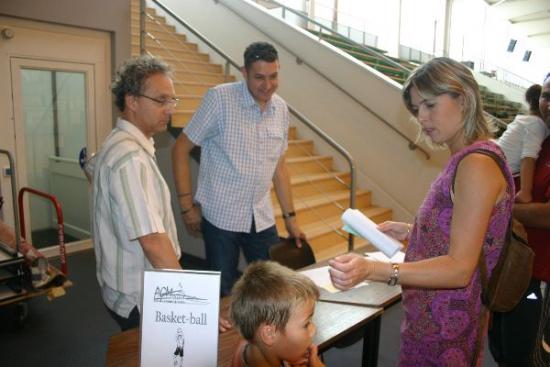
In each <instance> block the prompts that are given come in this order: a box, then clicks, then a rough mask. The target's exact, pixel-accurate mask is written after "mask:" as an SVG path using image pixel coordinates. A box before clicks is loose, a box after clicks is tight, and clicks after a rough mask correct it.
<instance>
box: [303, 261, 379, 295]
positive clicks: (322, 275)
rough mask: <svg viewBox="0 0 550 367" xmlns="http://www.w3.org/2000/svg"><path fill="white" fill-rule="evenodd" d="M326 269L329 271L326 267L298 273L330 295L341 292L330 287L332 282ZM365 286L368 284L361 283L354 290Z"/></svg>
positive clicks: (332, 286)
mask: <svg viewBox="0 0 550 367" xmlns="http://www.w3.org/2000/svg"><path fill="white" fill-rule="evenodd" d="M328 269H329V267H328V266H322V267H320V268H315V269H310V270H303V271H301V272H300V273H302V274H304V275H305V276H306V277H308V278H309V279H311V280H312V281H313V283H315V285H316V286H317V287H320V288H323V289H324V290H326V291H327V292H330V293H338V292H341V290H340V289H338V288H336V287H335V286H334V285H332V281H331V280H330V274H329V272H328ZM367 284H368V283H366V282H361V283H359V284H357V285H356V286H355V287H354V288H357V287H362V286H364V285H367Z"/></svg>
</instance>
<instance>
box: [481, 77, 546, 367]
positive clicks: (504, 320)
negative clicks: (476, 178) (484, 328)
mask: <svg viewBox="0 0 550 367" xmlns="http://www.w3.org/2000/svg"><path fill="white" fill-rule="evenodd" d="M539 109H540V116H541V118H542V119H543V121H544V122H545V124H546V125H548V126H550V73H549V74H548V75H547V76H546V78H545V80H544V82H543V85H542V91H541V93H540V97H539ZM532 195H533V200H532V201H531V202H530V203H516V204H515V205H514V209H513V213H514V218H516V219H517V220H519V221H520V222H521V223H522V224H523V225H524V227H525V230H526V232H527V240H528V243H529V246H530V247H531V248H532V249H533V251H534V252H535V261H534V265H533V277H532V279H531V284H530V285H529V288H528V289H527V291H526V293H525V294H524V296H523V298H522V300H521V301H520V303H519V304H518V305H517V306H516V307H515V308H514V309H513V310H511V311H510V312H506V313H494V314H493V322H492V325H491V329H490V330H489V342H490V343H489V347H490V349H491V353H492V354H493V357H494V359H495V360H496V361H497V362H498V363H499V365H501V366H507V367H515V366H518V367H519V366H522V367H523V366H531V365H536V366H548V365H549V364H548V363H549V362H550V350H545V349H544V347H543V342H544V336H546V338H548V333H547V330H548V322H549V319H550V301H549V300H548V298H549V297H548V295H549V287H548V283H549V282H550V137H547V138H546V139H545V140H544V142H543V143H542V148H541V150H540V154H539V157H538V159H537V161H536V165H535V170H534V175H533V191H532ZM542 289H545V292H544V293H543V291H542ZM537 329H538V338H537ZM545 329H546V332H545ZM533 347H534V353H533ZM533 354H534V356H533ZM532 357H534V360H533V361H532V360H531V359H532ZM545 360H546V362H544V361H545Z"/></svg>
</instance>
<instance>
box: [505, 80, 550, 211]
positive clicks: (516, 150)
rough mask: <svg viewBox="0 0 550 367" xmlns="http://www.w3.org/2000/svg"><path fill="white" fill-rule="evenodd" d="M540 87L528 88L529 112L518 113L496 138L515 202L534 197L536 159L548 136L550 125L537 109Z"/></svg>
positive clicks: (526, 94) (526, 93) (522, 201)
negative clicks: (508, 174)
mask: <svg viewBox="0 0 550 367" xmlns="http://www.w3.org/2000/svg"><path fill="white" fill-rule="evenodd" d="M541 89H542V87H541V86H540V85H539V84H534V85H532V86H530V87H529V88H528V89H527V91H526V92H525V101H526V102H527V103H528V104H529V114H528V115H517V116H516V118H515V119H514V121H512V122H511V123H510V125H508V127H507V128H506V131H505V132H504V134H502V136H501V137H500V138H499V139H498V141H497V144H498V145H499V146H500V147H501V148H502V150H503V151H504V154H506V159H507V160H508V166H509V167H510V171H512V174H513V175H514V182H515V184H516V192H517V193H516V201H517V202H518V203H529V202H531V200H532V199H533V196H532V193H531V191H532V190H533V174H534V172H535V161H536V160H537V157H538V155H539V151H540V146H541V144H542V142H543V140H544V139H545V138H546V137H547V136H548V131H549V130H548V127H549V125H547V124H545V123H544V121H543V120H542V118H541V113H540V109H539V97H540V92H541Z"/></svg>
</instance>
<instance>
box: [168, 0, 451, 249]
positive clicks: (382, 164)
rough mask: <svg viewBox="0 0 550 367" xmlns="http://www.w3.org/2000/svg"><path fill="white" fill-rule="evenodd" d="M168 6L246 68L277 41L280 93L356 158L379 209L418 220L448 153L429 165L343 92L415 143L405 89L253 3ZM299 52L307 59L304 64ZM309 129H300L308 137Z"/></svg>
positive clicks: (233, 0)
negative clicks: (245, 57)
mask: <svg viewBox="0 0 550 367" xmlns="http://www.w3.org/2000/svg"><path fill="white" fill-rule="evenodd" d="M164 4H165V5H166V6H167V7H169V8H170V9H171V10H173V11H174V12H176V13H177V14H179V16H180V17H181V18H183V19H184V20H186V21H187V22H189V23H190V24H191V25H193V26H194V27H196V28H197V29H198V30H199V31H200V32H201V33H202V34H203V35H205V36H206V37H207V38H208V39H210V40H211V41H212V42H213V43H214V44H215V45H217V46H218V47H219V48H221V49H222V50H223V51H224V52H225V53H227V54H228V55H230V56H231V57H232V58H233V59H234V60H236V61H237V62H239V63H242V52H243V51H244V49H245V47H246V46H247V45H248V44H250V43H251V42H254V41H258V40H266V41H268V42H271V43H273V44H274V45H275V46H276V47H277V49H278V50H279V57H280V63H281V81H280V88H279V94H280V95H281V96H282V97H283V98H285V100H286V101H287V102H288V103H289V104H290V105H292V106H294V107H295V108H297V109H298V110H299V111H301V112H302V113H303V114H304V115H306V116H307V117H308V118H309V119H311V120H312V121H314V122H315V123H316V124H317V125H318V126H319V127H321V128H322V129H323V130H324V131H326V132H327V133H328V134H329V135H330V136H332V137H333V138H334V139H335V140H336V141H338V142H339V143H340V144H342V145H343V146H344V147H345V148H346V149H347V150H348V151H349V152H350V153H351V154H352V155H353V157H354V159H355V162H356V166H357V169H358V178H359V182H360V186H362V187H363V188H365V187H366V188H369V189H371V190H372V191H373V194H374V202H375V203H376V204H378V205H383V206H388V207H391V208H392V209H393V210H394V217H395V218H397V219H400V220H408V221H410V220H411V219H412V217H413V216H414V213H415V212H416V209H417V207H418V206H419V204H420V203H421V200H422V199H423V197H424V195H425V193H426V192H427V190H428V188H429V185H430V183H431V181H432V180H433V179H434V178H435V176H436V175H437V173H438V172H439V171H440V169H441V167H442V165H443V163H444V162H445V161H446V159H447V156H448V155H447V153H444V152H439V153H432V158H431V159H430V160H426V159H425V158H424V156H423V155H422V154H421V153H419V152H417V151H411V150H409V148H408V143H407V142H406V141H405V140H403V139H402V138H401V137H399V136H398V135H397V134H396V133H395V132H393V131H392V130H390V129H389V128H388V127H387V126H385V125H384V123H383V122H382V121H381V120H380V119H379V118H377V117H376V116H375V115H374V114H373V113H372V112H369V111H368V110H366V109H364V108H363V107H361V106H360V105H359V104H358V103H356V102H354V101H353V100H352V99H351V98H350V97H349V96H346V95H345V94H344V93H343V92H342V91H341V90H339V88H341V89H344V90H346V91H348V92H349V93H350V94H352V95H353V96H354V97H355V98H356V99H357V100H359V101H361V102H362V103H363V104H365V105H366V106H367V107H368V109H370V110H371V111H373V112H374V113H375V114H376V115H378V116H381V117H382V118H383V119H384V120H386V121H388V122H389V123H390V124H392V125H393V126H395V127H396V128H398V129H399V130H401V131H402V132H404V133H405V134H406V135H408V136H409V137H410V138H411V139H414V138H415V137H416V127H415V126H414V125H413V124H412V123H411V122H410V115H409V114H408V112H407V111H406V109H405V108H404V106H403V104H402V102H401V97H400V90H401V87H400V86H399V85H398V84H396V83H394V82H393V81H391V80H389V79H388V78H387V77H385V76H383V75H382V74H380V73H378V72H376V71H374V70H372V69H369V68H368V67H367V66H365V65H364V64H362V63H360V62H358V61H356V60H355V59H353V58H351V57H349V56H348V55H346V54H344V53H342V52H340V51H339V50H337V49H335V48H333V47H332V46H330V45H328V44H326V43H323V44H321V43H319V42H317V41H316V40H315V39H314V38H313V37H311V36H309V34H306V33H305V32H304V31H302V30H301V29H297V28H293V27H291V26H288V25H287V24H286V23H284V22H283V21H282V20H279V19H277V18H274V17H273V16H271V15H270V14H269V13H268V12H267V11H265V10H264V9H263V8H261V7H259V6H258V5H257V4H255V3H253V2H250V1H248V0H244V1H243V0H220V1H218V2H217V3H216V2H214V1H211V0H207V1H205V0H187V1H184V2H182V1H178V0H165V1H164ZM206 14H207V16H206ZM237 14H238V15H237ZM245 19H247V20H245ZM256 27H258V28H256ZM260 29H261V31H260ZM268 35H269V36H268ZM201 49H202V51H205V52H209V53H210V54H212V52H211V51H209V50H208V49H207V48H201ZM296 55H299V56H300V59H302V60H303V61H304V62H303V63H298V62H297V60H296ZM308 65H309V66H308ZM314 69H317V70H319V72H321V73H324V75H325V76H326V77H323V76H321V75H319V73H317V72H315V71H314ZM327 78H328V79H331V80H333V81H336V82H337V84H338V85H339V88H338V87H335V86H334V85H333V84H331V83H330V82H329V81H328V80H327ZM302 131H304V130H303V129H299V132H300V134H302ZM318 146H321V147H322V144H321V145H319V144H318ZM184 248H185V246H184Z"/></svg>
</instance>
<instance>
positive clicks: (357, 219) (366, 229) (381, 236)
mask: <svg viewBox="0 0 550 367" xmlns="http://www.w3.org/2000/svg"><path fill="white" fill-rule="evenodd" d="M342 221H343V222H344V230H345V231H347V232H349V233H351V234H354V235H356V236H360V237H363V238H365V239H367V240H369V241H370V243H372V244H373V245H374V246H375V247H376V248H377V249H379V250H380V251H382V252H383V253H384V255H386V256H387V257H390V258H391V257H392V256H394V255H395V254H396V253H397V252H398V251H399V250H400V249H401V248H403V245H402V244H401V242H399V241H397V240H395V239H393V238H391V237H390V236H388V235H386V234H385V233H383V232H381V231H380V230H378V229H377V228H376V223H374V222H373V221H372V220H370V219H369V218H367V217H366V216H365V215H364V214H363V213H361V212H360V211H359V210H357V209H346V211H345V212H344V214H342Z"/></svg>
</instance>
